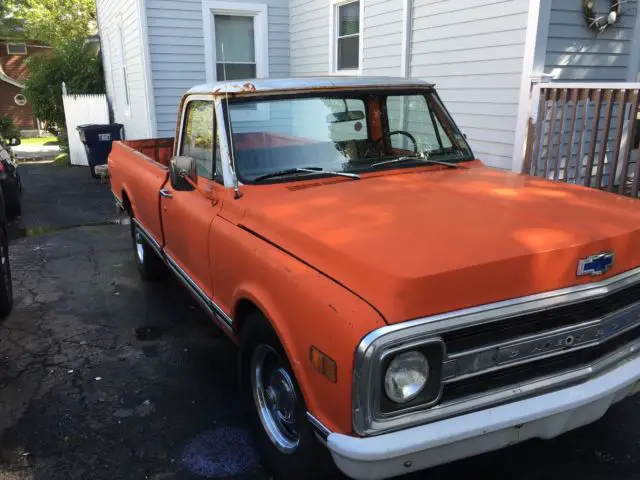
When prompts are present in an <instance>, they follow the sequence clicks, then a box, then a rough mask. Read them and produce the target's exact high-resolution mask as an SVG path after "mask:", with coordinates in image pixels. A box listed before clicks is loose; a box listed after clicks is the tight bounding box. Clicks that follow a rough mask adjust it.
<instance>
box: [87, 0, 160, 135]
mask: <svg viewBox="0 0 640 480" xmlns="http://www.w3.org/2000/svg"><path fill="white" fill-rule="evenodd" d="M139 6H140V4H139V2H138V1H137V0H97V2H96V7H97V13H98V21H99V22H100V36H101V39H102V60H103V65H104V73H105V83H106V89H107V97H108V98H109V103H110V105H111V109H112V111H113V116H114V120H115V121H116V122H117V123H122V124H123V125H124V130H125V135H126V138H128V139H137V138H146V137H149V136H150V135H151V131H152V130H151V126H150V125H149V105H148V104H147V99H146V98H147V97H146V95H145V88H146V79H145V66H144V62H143V58H144V57H143V56H142V55H141V54H140V52H141V50H142V46H143V42H142V32H141V28H140V25H141V24H140V17H139V15H140V14H141V13H142V12H140V11H139ZM120 26H122V33H123V37H124V42H123V44H124V51H121V48H120V33H119V30H118V28H119V27H120ZM122 58H124V59H125V61H126V66H127V85H128V87H129V106H128V107H127V106H126V105H125V103H126V101H125V86H124V81H125V80H124V75H123V71H122Z"/></svg>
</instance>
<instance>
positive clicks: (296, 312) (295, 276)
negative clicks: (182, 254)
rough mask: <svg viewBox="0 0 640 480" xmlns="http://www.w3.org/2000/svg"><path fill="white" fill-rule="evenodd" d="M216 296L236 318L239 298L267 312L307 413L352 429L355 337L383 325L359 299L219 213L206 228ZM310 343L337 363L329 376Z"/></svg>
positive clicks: (345, 430) (346, 430)
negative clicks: (212, 254)
mask: <svg viewBox="0 0 640 480" xmlns="http://www.w3.org/2000/svg"><path fill="white" fill-rule="evenodd" d="M212 232H213V233H212V236H211V238H212V242H213V244H212V250H211V251H212V252H217V255H216V256H215V258H212V268H213V272H215V273H214V279H216V280H218V279H220V281H219V282H217V281H216V282H215V285H214V291H215V297H216V302H217V303H218V304H219V305H220V306H221V307H222V308H223V309H224V310H225V311H229V312H231V317H232V318H236V316H235V313H236V312H235V308H236V306H237V305H238V304H239V303H240V302H241V301H242V300H250V301H251V302H253V303H254V304H255V305H256V306H257V307H258V308H259V309H260V310H261V311H262V313H263V314H264V315H265V316H266V317H267V319H268V320H269V322H270V323H271V325H272V326H273V328H274V330H275V331H276V333H277V335H278V337H279V338H280V341H281V343H282V346H283V347H284V349H285V351H286V353H287V356H288V359H289V362H290V363H291V366H292V368H293V370H294V373H295V375H296V379H297V381H298V384H299V385H300V389H301V390H302V393H303V395H304V399H305V402H306V404H307V407H308V409H309V411H310V412H311V413H313V414H314V415H315V416H316V418H318V419H319V420H320V421H322V422H323V423H324V424H325V425H326V426H327V427H329V428H330V429H331V430H332V431H336V432H341V433H349V432H351V431H352V419H351V413H352V412H351V409H352V368H353V359H354V352H355V349H356V347H357V345H358V344H359V342H360V340H361V339H362V338H363V337H364V336H365V335H366V334H367V333H369V332H371V331H372V330H374V329H376V328H378V327H381V326H383V325H384V321H383V319H382V318H381V317H380V315H379V314H378V313H377V312H376V311H375V310H374V309H373V308H372V307H370V306H369V305H368V304H367V303H366V302H364V301H363V300H362V299H360V298H359V297H357V296H356V295H354V294H353V293H351V292H350V291H349V290H347V289H346V288H344V287H343V286H341V285H340V284H338V283H336V282H335V281H333V280H332V279H330V278H328V277H326V276H325V275H324V274H322V273H320V272H318V271H316V270H314V269H313V268H312V267H310V266H308V265H306V264H304V263H303V262H301V261H300V260H298V259H296V258H294V257H292V256H291V255H289V254H288V253H286V252H283V251H282V250H280V249H278V248H277V247H276V246H274V245H271V244H270V243H268V242H266V241H264V240H263V239H260V238H258V237H256V236H255V235H253V234H251V233H250V232H248V231H246V230H243V229H241V228H239V227H238V226H236V225H234V224H232V223H229V222H227V221H226V220H223V219H220V218H218V219H216V220H215V221H214V224H213V228H212ZM312 345H313V346H315V347H317V348H318V349H320V350H321V351H322V352H324V353H325V354H326V355H328V356H330V357H331V358H332V359H333V360H334V361H335V362H336V363H337V365H338V379H337V382H336V383H333V382H331V381H329V380H328V379H327V378H325V377H324V376H322V375H321V374H320V373H319V372H317V371H316V370H315V369H314V368H313V367H312V365H311V362H310V359H309V353H310V348H311V346H312Z"/></svg>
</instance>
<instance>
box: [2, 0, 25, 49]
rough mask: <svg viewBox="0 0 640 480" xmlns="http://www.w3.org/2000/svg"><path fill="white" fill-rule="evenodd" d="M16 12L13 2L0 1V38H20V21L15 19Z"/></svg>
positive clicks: (12, 0)
mask: <svg viewBox="0 0 640 480" xmlns="http://www.w3.org/2000/svg"><path fill="white" fill-rule="evenodd" d="M16 10H17V6H16V2H15V1H14V0H2V1H0V38H8V39H12V40H13V39H16V40H20V39H21V38H22V24H23V22H22V20H21V19H19V18H16V16H15V12H16Z"/></svg>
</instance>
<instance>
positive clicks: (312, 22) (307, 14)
mask: <svg viewBox="0 0 640 480" xmlns="http://www.w3.org/2000/svg"><path fill="white" fill-rule="evenodd" d="M329 21H330V18H329V0H291V75H293V76H301V75H318V74H326V73H327V72H328V70H329Z"/></svg>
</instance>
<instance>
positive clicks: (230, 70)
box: [97, 0, 640, 170]
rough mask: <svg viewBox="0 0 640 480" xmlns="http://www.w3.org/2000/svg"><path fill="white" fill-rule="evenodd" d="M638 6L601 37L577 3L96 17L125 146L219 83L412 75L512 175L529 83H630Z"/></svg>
mask: <svg viewBox="0 0 640 480" xmlns="http://www.w3.org/2000/svg"><path fill="white" fill-rule="evenodd" d="M637 1H638V0H627V1H625V2H622V5H621V7H620V11H619V15H617V16H616V18H615V22H614V23H613V24H612V25H610V26H609V27H608V28H606V30H604V31H602V32H600V31H596V30H595V29H594V28H590V27H589V25H588V22H587V20H586V19H585V17H584V15H583V8H582V7H583V1H582V0H502V1H499V0H256V3H248V2H245V1H238V0H225V1H217V0H97V12H98V22H99V28H100V37H101V42H102V55H103V61H104V69H105V78H106V84H107V85H106V89H107V94H108V98H109V101H110V105H111V109H112V112H113V116H114V120H115V121H117V122H119V123H122V124H124V125H125V135H126V137H127V138H129V139H138V138H147V137H171V136H173V135H174V134H175V122H176V113H177V109H178V103H179V101H180V98H181V96H182V94H183V93H184V92H186V91H187V90H188V89H189V88H190V87H192V86H193V85H196V84H201V83H205V82H212V81H216V80H221V76H222V75H223V74H226V78H227V79H238V78H255V77H289V76H308V75H326V74H331V75H375V76H399V77H416V78H421V79H425V80H427V81H429V82H432V83H435V84H436V87H437V89H438V92H439V93H440V95H441V97H442V98H443V100H444V101H445V104H446V105H447V107H448V108H449V110H450V112H451V113H452V115H453V117H454V119H455V120H456V122H457V123H458V125H459V126H460V128H461V130H462V131H463V132H464V133H465V134H466V135H467V138H468V140H469V142H470V144H471V146H472V148H473V149H474V152H475V154H476V156H477V157H478V158H480V159H482V160H483V161H484V162H485V163H487V164H488V165H490V166H493V167H497V168H502V169H513V170H520V169H521V166H522V161H523V160H522V157H523V151H524V143H525V136H526V130H527V119H528V117H529V115H530V103H531V88H532V81H533V82H535V81H538V80H539V79H541V78H545V79H553V81H554V82H565V81H574V82H575V81H580V82H614V81H615V82H638V81H640V76H639V73H638V72H639V63H640V48H638V45H640V13H638V8H637V7H638V5H637ZM615 3H616V2H614V4H615ZM596 4H597V6H598V7H600V8H602V9H603V10H604V9H605V8H608V6H609V4H610V2H605V1H600V2H596ZM600 4H601V5H600ZM607 14H608V10H606V11H603V15H604V18H605V19H606V18H607ZM634 45H635V46H634ZM249 113H250V114H251V115H256V116H259V115H261V112H259V111H257V112H249ZM255 118H258V117H255Z"/></svg>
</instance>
